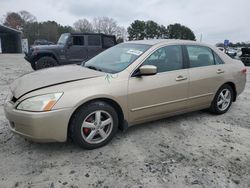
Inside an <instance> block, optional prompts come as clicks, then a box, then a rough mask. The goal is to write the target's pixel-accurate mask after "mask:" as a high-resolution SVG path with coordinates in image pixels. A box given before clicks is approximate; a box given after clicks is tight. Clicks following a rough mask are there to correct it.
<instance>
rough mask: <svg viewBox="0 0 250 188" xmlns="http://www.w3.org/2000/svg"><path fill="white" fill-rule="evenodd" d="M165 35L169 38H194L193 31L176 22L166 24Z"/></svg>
mask: <svg viewBox="0 0 250 188" xmlns="http://www.w3.org/2000/svg"><path fill="white" fill-rule="evenodd" d="M167 35H168V38H170V39H184V40H195V35H194V33H193V31H192V30H191V29H189V28H188V27H186V26H183V25H181V24H178V23H176V24H170V25H168V27H167Z"/></svg>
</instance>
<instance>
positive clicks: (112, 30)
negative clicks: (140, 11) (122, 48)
mask: <svg viewBox="0 0 250 188" xmlns="http://www.w3.org/2000/svg"><path fill="white" fill-rule="evenodd" d="M92 25H93V30H94V31H95V32H97V33H104V34H107V35H115V34H116V33H117V29H118V25H117V22H116V21H115V20H114V19H113V18H109V17H97V18H94V19H93V23H92Z"/></svg>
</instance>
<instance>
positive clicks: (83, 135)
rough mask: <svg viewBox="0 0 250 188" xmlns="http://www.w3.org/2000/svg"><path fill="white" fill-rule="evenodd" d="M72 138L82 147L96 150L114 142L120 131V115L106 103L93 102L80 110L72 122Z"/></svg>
mask: <svg viewBox="0 0 250 188" xmlns="http://www.w3.org/2000/svg"><path fill="white" fill-rule="evenodd" d="M69 126H70V136H71V138H72V140H73V141H74V142H75V143H76V144H78V145H79V146H80V147H82V148H85V149H95V148H98V147H101V146H104V145H106V144H107V143H108V142H110V141H111V140H112V138H113V137H114V135H115V133H116V132H117V129H118V115H117V113H116V111H115V109H114V108H113V107H112V106H111V105H109V104H107V103H105V102H92V103H89V104H87V105H84V106H82V107H80V109H78V110H77V111H76V112H75V113H74V115H73V116H72V119H71V122H70V125H69Z"/></svg>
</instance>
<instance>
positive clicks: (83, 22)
mask: <svg viewBox="0 0 250 188" xmlns="http://www.w3.org/2000/svg"><path fill="white" fill-rule="evenodd" d="M73 26H74V29H75V30H76V31H79V32H93V26H92V24H91V23H90V22H89V21H88V20H87V19H79V20H78V21H76V22H75V23H74V24H73Z"/></svg>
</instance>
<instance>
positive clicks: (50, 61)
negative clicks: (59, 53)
mask: <svg viewBox="0 0 250 188" xmlns="http://www.w3.org/2000/svg"><path fill="white" fill-rule="evenodd" d="M54 66H57V61H56V60H55V59H54V58H53V57H49V56H45V57H41V58H40V59H38V61H37V62H36V66H35V69H36V70H38V69H44V68H48V67H54Z"/></svg>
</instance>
